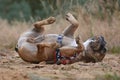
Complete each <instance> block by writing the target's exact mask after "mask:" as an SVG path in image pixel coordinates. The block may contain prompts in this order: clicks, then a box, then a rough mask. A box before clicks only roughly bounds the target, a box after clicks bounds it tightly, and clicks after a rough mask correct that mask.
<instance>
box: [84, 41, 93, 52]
mask: <svg viewBox="0 0 120 80" xmlns="http://www.w3.org/2000/svg"><path fill="white" fill-rule="evenodd" d="M92 41H93V40H92V39H88V40H87V41H85V42H84V43H83V45H84V48H85V50H87V47H88V46H89V44H90V42H92Z"/></svg>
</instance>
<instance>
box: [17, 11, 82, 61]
mask: <svg viewBox="0 0 120 80" xmlns="http://www.w3.org/2000/svg"><path fill="white" fill-rule="evenodd" d="M66 20H67V21H68V22H70V24H71V25H70V26H69V27H67V28H66V29H65V30H64V31H63V32H62V33H61V35H62V36H63V39H62V44H59V43H58V42H57V38H58V36H59V34H44V31H45V30H44V25H49V24H52V23H54V22H55V18H54V17H50V18H48V19H45V20H42V21H38V22H36V23H35V24H34V28H33V29H32V30H29V31H27V32H25V33H23V34H22V35H21V36H20V38H19V40H18V43H17V47H16V51H17V52H18V54H19V55H20V57H21V58H22V59H23V60H25V61H27V62H32V63H39V62H41V61H54V54H53V53H55V51H56V49H58V48H59V50H60V53H61V55H63V56H65V57H70V56H71V55H74V54H75V53H76V52H78V51H79V52H82V51H83V49H84V47H83V44H82V43H81V42H80V40H75V39H74V32H75V31H76V29H77V28H78V25H79V24H78V21H77V20H76V19H75V18H74V17H73V16H72V14H70V13H68V14H67V15H66ZM76 42H77V43H76Z"/></svg>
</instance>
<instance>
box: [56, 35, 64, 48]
mask: <svg viewBox="0 0 120 80" xmlns="http://www.w3.org/2000/svg"><path fill="white" fill-rule="evenodd" d="M62 40H63V35H61V34H59V35H58V37H57V43H59V44H60V46H62Z"/></svg>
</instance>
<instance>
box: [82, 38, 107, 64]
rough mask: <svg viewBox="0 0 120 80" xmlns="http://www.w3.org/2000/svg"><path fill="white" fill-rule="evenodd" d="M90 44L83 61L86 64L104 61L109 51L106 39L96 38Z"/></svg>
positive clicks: (90, 40)
mask: <svg viewBox="0 0 120 80" xmlns="http://www.w3.org/2000/svg"><path fill="white" fill-rule="evenodd" d="M88 42H89V43H88V48H87V49H86V50H85V56H83V57H82V60H83V61H85V62H99V61H102V60H103V58H104V57H105V55H106V54H105V53H106V51H107V49H106V41H105V40H104V37H103V36H94V37H92V38H91V39H89V41H88Z"/></svg>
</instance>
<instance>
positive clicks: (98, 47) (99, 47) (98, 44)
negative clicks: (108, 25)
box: [90, 36, 106, 53]
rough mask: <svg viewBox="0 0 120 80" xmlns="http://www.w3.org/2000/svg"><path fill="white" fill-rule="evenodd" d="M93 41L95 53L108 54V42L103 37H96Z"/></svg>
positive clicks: (91, 44)
mask: <svg viewBox="0 0 120 80" xmlns="http://www.w3.org/2000/svg"><path fill="white" fill-rule="evenodd" d="M92 40H93V41H91V43H90V46H91V48H92V49H93V51H97V52H100V53H105V52H106V41H105V40H104V37H103V36H95V37H93V38H92Z"/></svg>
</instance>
